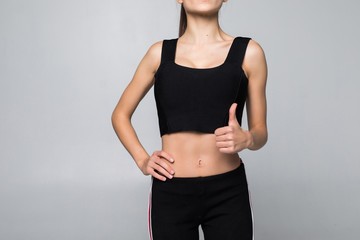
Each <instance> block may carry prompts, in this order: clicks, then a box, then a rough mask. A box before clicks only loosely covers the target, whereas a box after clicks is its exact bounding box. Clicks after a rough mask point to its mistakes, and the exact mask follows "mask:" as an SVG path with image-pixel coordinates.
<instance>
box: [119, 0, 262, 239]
mask: <svg viewBox="0 0 360 240" xmlns="http://www.w3.org/2000/svg"><path fill="white" fill-rule="evenodd" d="M226 1H227V0H208V1H206V0H177V2H178V3H179V4H181V19H180V31H179V38H173V39H164V40H163V41H159V42H156V43H154V44H153V45H152V46H151V47H150V48H149V50H148V51H147V53H146V55H145V56H144V58H143V59H142V61H141V62H140V64H139V66H138V68H137V70H136V72H135V74H134V77H133V79H132V81H131V82H130V84H129V85H128V86H127V88H126V89H125V91H124V93H123V94H122V96H121V98H120V100H119V103H118V104H117V106H116V108H115V110H114V112H113V115H112V123H113V126H114V129H115V132H116V134H117V136H118V137H119V139H120V141H121V142H122V144H123V145H124V147H125V148H126V149H127V150H128V152H129V153H130V154H131V156H132V157H133V158H134V160H135V162H136V164H137V166H138V167H139V169H140V170H141V171H142V172H143V174H144V175H151V185H150V194H149V208H148V214H149V219H148V220H149V236H150V239H154V240H169V239H172V240H195V239H199V232H198V227H199V226H200V225H201V227H202V230H203V232H204V237H205V239H206V240H219V239H221V240H234V239H243V240H244V239H253V238H254V233H253V232H254V228H253V214H252V208H251V200H250V193H249V190H248V186H247V180H246V174H245V168H244V163H243V161H242V159H241V158H240V157H239V155H238V152H240V151H242V150H244V149H250V150H257V149H259V148H261V147H262V146H264V145H265V143H266V142H267V127H266V97H265V85H266V78H267V66H266V60H265V55H264V52H263V50H262V48H261V47H260V45H259V44H258V43H257V42H255V41H254V40H252V39H251V38H249V37H240V36H238V37H231V36H230V35H228V34H226V33H224V32H223V31H222V30H221V28H220V27H219V24H218V12H219V10H220V8H221V6H222V4H223V2H226ZM152 85H154V93H155V100H156V107H157V114H158V118H159V126H160V134H161V139H162V149H161V150H159V151H154V152H153V153H152V155H151V156H150V155H149V154H148V153H147V152H146V151H145V149H144V148H143V147H142V145H141V143H140V142H139V139H138V138H137V135H136V133H135V131H134V128H133V127H132V125H131V116H132V114H133V112H134V111H135V109H136V107H137V105H138V104H139V102H140V101H141V99H142V98H143V97H144V96H145V94H146V93H147V92H148V91H149V90H150V88H151V87H152ZM245 101H246V110H247V116H248V125H249V131H248V130H245V129H243V128H242V127H241V117H242V111H243V106H244V104H245ZM144 123H145V122H144Z"/></svg>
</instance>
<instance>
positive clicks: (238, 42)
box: [227, 36, 251, 66]
mask: <svg viewBox="0 0 360 240" xmlns="http://www.w3.org/2000/svg"><path fill="white" fill-rule="evenodd" d="M250 39H251V38H250V37H240V36H238V37H235V39H234V42H233V44H232V46H231V48H230V51H229V53H228V57H227V61H229V62H233V63H236V64H238V65H240V66H241V65H242V62H243V60H244V56H245V51H246V48H247V45H248V43H249V41H250Z"/></svg>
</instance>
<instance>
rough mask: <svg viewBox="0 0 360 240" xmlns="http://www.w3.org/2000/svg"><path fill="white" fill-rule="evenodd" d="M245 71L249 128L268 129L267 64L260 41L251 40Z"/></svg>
mask: <svg viewBox="0 0 360 240" xmlns="http://www.w3.org/2000/svg"><path fill="white" fill-rule="evenodd" d="M244 71H245V72H246V74H247V77H248V80H249V84H248V96H247V99H246V110H247V119H248V126H249V130H250V129H252V128H254V127H261V128H263V129H264V130H265V131H267V129H266V90H265V88H266V80H267V64H266V59H265V53H264V51H263V49H262V48H261V46H260V45H259V43H257V42H256V41H254V40H250V42H249V43H248V47H247V50H246V53H245V57H244Z"/></svg>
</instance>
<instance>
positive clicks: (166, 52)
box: [161, 36, 251, 66]
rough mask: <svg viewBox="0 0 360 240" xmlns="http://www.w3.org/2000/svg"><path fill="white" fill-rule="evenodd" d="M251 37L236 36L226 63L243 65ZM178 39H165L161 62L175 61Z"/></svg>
mask: <svg viewBox="0 0 360 240" xmlns="http://www.w3.org/2000/svg"><path fill="white" fill-rule="evenodd" d="M250 39H251V38H250V37H241V36H237V37H235V38H234V40H233V43H232V44H231V47H230V49H229V52H228V55H227V57H226V60H225V63H228V62H233V63H236V64H239V65H240V66H241V65H242V62H243V60H244V55H245V51H246V47H247V45H248V42H249V40H250ZM177 40H178V38H173V39H164V40H163V43H162V51H161V64H164V63H166V62H173V61H175V52H176V43H177Z"/></svg>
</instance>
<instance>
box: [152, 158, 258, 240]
mask: <svg viewBox="0 0 360 240" xmlns="http://www.w3.org/2000/svg"><path fill="white" fill-rule="evenodd" d="M250 197H251V196H250V191H249V190H248V184H247V180H246V174H245V167H244V162H241V164H240V166H239V167H237V168H236V169H234V170H231V171H229V172H225V173H221V174H216V175H210V176H203V177H173V178H172V179H169V178H167V179H166V181H162V180H159V179H157V178H154V177H153V176H151V184H150V194H149V201H148V202H149V205H148V218H149V234H150V239H151V240H169V239H171V240H198V239H199V231H198V230H199V229H198V228H199V225H201V228H202V230H203V232H204V237H205V240H219V239H221V240H235V239H238V240H253V239H254V231H253V212H252V206H251V198H250Z"/></svg>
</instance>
